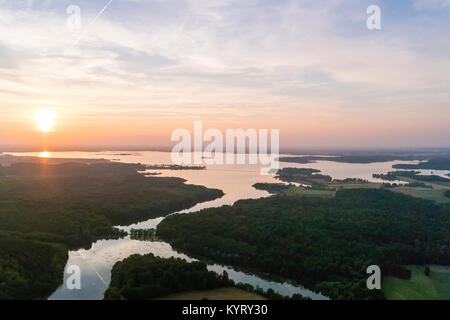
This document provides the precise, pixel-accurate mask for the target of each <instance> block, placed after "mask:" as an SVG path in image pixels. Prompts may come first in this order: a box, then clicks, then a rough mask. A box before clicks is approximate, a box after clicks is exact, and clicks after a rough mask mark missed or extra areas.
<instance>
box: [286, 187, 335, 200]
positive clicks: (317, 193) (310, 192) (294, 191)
mask: <svg viewBox="0 0 450 320" xmlns="http://www.w3.org/2000/svg"><path fill="white" fill-rule="evenodd" d="M283 193H284V194H286V195H288V196H301V197H322V198H332V197H333V196H334V194H335V192H334V191H332V190H315V189H305V188H299V187H292V188H290V189H288V190H286V191H283Z"/></svg>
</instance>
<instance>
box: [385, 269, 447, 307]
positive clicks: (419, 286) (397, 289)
mask: <svg viewBox="0 0 450 320" xmlns="http://www.w3.org/2000/svg"><path fill="white" fill-rule="evenodd" d="M430 268H431V274H430V276H429V277H427V276H425V274H424V269H425V266H409V267H408V269H410V270H411V279H410V280H402V279H398V278H395V277H386V278H385V279H384V281H383V284H382V288H383V291H384V295H385V297H386V299H388V300H450V267H443V266H431V267H430Z"/></svg>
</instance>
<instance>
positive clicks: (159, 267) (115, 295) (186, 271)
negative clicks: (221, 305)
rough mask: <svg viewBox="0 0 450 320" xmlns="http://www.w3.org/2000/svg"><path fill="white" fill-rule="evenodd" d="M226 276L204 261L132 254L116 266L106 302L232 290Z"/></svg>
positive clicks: (107, 291)
mask: <svg viewBox="0 0 450 320" xmlns="http://www.w3.org/2000/svg"><path fill="white" fill-rule="evenodd" d="M233 285H234V282H233V281H231V280H229V279H228V276H227V274H226V273H224V275H222V276H220V275H218V274H217V273H215V272H213V271H208V270H207V268H206V264H204V263H202V262H192V263H188V262H187V261H186V260H183V259H179V258H169V259H164V258H160V257H155V256H154V255H153V254H147V255H144V256H142V255H132V256H130V257H128V258H126V259H125V260H123V261H120V262H118V263H116V264H115V265H114V267H113V270H112V274H111V283H110V285H109V288H108V289H107V290H106V292H105V299H106V300H147V299H155V298H159V297H163V296H166V295H169V294H171V293H178V292H183V291H192V290H209V289H215V288H221V287H231V286H233Z"/></svg>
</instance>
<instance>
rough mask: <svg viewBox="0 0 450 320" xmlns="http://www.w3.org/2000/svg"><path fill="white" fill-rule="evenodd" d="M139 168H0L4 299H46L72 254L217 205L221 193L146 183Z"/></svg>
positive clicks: (175, 182) (160, 181)
mask: <svg viewBox="0 0 450 320" xmlns="http://www.w3.org/2000/svg"><path fill="white" fill-rule="evenodd" d="M143 168H144V167H143V166H140V165H130V164H119V163H100V164H90V165H87V164H83V163H67V164H60V165H47V164H44V163H42V164H31V163H29V164H14V165H12V166H10V167H0V237H1V240H0V299H28V298H41V297H45V296H46V295H48V294H50V293H51V292H52V291H53V290H55V289H56V288H57V286H58V285H59V284H60V283H62V278H63V270H64V265H65V262H66V260H67V251H68V250H69V249H70V248H72V249H75V248H79V247H88V246H90V245H91V243H92V242H94V241H96V240H97V239H99V238H106V237H117V236H120V235H121V233H120V232H119V231H118V230H116V229H114V228H113V225H114V224H121V223H128V222H137V221H140V220H143V219H146V218H149V217H156V216H162V215H166V214H168V213H171V212H173V211H176V210H180V209H184V208H188V207H190V206H192V205H194V204H196V203H197V202H201V201H207V200H212V199H215V198H217V197H219V196H221V195H222V192H221V191H220V190H213V189H207V188H205V187H201V186H193V185H186V184H184V180H182V179H178V178H159V177H158V178H153V177H152V178H145V177H144V176H143V175H141V174H139V173H138V172H137V171H138V170H140V169H143Z"/></svg>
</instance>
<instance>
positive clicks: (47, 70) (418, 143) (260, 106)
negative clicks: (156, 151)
mask: <svg viewBox="0 0 450 320" xmlns="http://www.w3.org/2000/svg"><path fill="white" fill-rule="evenodd" d="M108 3H109V2H108V1H107V0H105V1H95V2H93V1H87V0H74V1H66V0H65V1H55V0H18V1H0V105H1V108H2V113H1V115H0V147H1V146H11V147H16V148H22V147H23V148H28V149H34V148H35V149H40V148H41V146H42V139H43V137H42V133H41V132H39V130H38V128H37V127H36V124H35V121H34V119H33V117H34V115H35V113H36V112H37V111H39V110H43V109H45V110H51V111H52V112H54V113H55V115H56V117H55V121H54V126H53V128H52V129H51V130H50V132H49V133H48V135H47V139H48V141H47V144H48V147H49V148H50V149H52V148H53V149H55V148H61V147H64V148H68V149H70V148H71V147H72V148H79V147H81V146H83V147H84V148H96V147H99V146H110V147H112V146H117V147H123V146H129V147H130V148H167V147H170V146H172V145H173V143H171V142H170V136H171V133H172V131H173V130H175V129H177V128H186V129H188V130H192V128H193V121H194V120H202V121H203V122H204V125H205V129H207V128H218V129H220V130H222V131H225V129H236V128H243V129H247V128H256V129H258V128H266V129H271V128H273V129H280V137H281V148H282V149H284V150H286V149H307V148H394V147H402V148H414V147H420V148H423V147H430V148H432V147H450V126H449V123H450V112H449V107H450V73H449V72H448V70H450V60H449V56H450V38H449V36H448V34H449V31H450V19H449V16H450V1H448V0H399V1H381V0H378V1H377V0H333V1H331V0H329V1H321V2H320V3H318V2H317V1H312V0H302V1H300V0H298V1H297V0H292V1H287V0H286V1H275V0H250V1H237V0H226V1H220V2H219V1H207V0H180V1H172V0H165V1H161V0H153V1H144V0H113V1H112V2H111V3H110V4H109V6H107V7H106V9H105V10H104V12H103V13H102V14H101V15H98V14H99V12H101V10H102V8H104V7H105V5H107V4H108ZM372 4H376V5H379V6H380V7H381V18H382V20H381V21H382V28H381V30H372V31H370V30H368V29H367V27H366V19H367V17H368V14H367V13H366V9H367V7H368V6H369V5H372ZM70 5H76V6H79V7H80V9H81V29H80V30H78V31H77V30H71V29H69V28H68V27H67V19H68V18H69V17H70V14H68V13H67V8H68V6H70ZM93 21H95V22H93Z"/></svg>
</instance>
